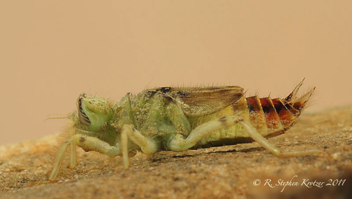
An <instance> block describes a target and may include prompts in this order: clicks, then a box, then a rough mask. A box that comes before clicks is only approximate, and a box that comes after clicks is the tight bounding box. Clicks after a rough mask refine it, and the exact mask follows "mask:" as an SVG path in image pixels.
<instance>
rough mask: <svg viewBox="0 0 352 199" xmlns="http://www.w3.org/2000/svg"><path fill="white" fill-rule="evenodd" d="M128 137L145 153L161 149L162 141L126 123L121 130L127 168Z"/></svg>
mask: <svg viewBox="0 0 352 199" xmlns="http://www.w3.org/2000/svg"><path fill="white" fill-rule="evenodd" d="M128 139H130V140H132V142H134V143H135V144H137V145H138V146H139V147H140V148H141V150H142V151H143V153H145V154H153V153H156V152H158V151H159V150H160V143H158V142H157V141H156V140H154V139H151V138H146V137H145V136H144V135H142V134H141V133H140V132H139V131H138V130H136V129H134V128H133V127H132V126H130V125H127V124H126V125H124V126H123V128H122V132H121V147H122V156H123V162H124V165H125V168H128V167H129V159H128Z"/></svg>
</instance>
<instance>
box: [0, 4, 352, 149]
mask: <svg viewBox="0 0 352 199" xmlns="http://www.w3.org/2000/svg"><path fill="white" fill-rule="evenodd" d="M351 35H352V1H349V0H345V1H333V0H331V1H320V0H319V1H318V0H312V1H303V0H297V1H282V0H267V1H234V0H222V1H212V0H197V1H186V0H180V1H163V0H155V1H138V3H133V2H131V1H119V0H115V1H112V0H110V1H93V0H85V1H68V0H62V1H43V0H32V1H24V0H22V1H10V0H2V1H0V67H1V73H0V81H1V82H0V83H1V84H0V89H1V97H0V103H1V106H2V107H1V114H0V122H1V123H0V145H3V144H8V143H14V142H19V141H22V140H27V139H34V138H38V137H42V136H47V135H51V134H54V133H58V132H60V131H61V130H62V127H63V126H65V123H66V120H65V119H63V120H47V121H45V119H46V118H47V117H48V115H49V114H55V113H63V114H65V113H70V112H73V111H74V110H75V108H76V107H75V104H76V99H77V97H78V95H79V94H80V93H82V92H86V93H89V94H96V95H100V96H105V97H107V98H109V99H114V100H119V99H120V98H121V97H123V96H124V95H125V94H126V93H127V92H133V93H138V92H140V91H142V90H143V89H146V88H153V87H159V86H197V85H200V84H204V85H239V86H241V87H243V88H244V89H245V90H246V93H247V95H255V94H258V95H260V96H268V95H269V94H270V95H271V97H286V96H287V95H288V94H289V93H290V92H291V91H292V89H293V88H294V87H295V86H296V85H297V84H298V83H299V82H300V81H301V80H302V79H303V78H306V80H305V82H304V85H303V87H302V92H304V91H308V90H309V89H310V88H312V87H314V86H316V87H317V89H316V93H315V95H314V96H313V102H312V103H311V105H310V107H309V108H308V109H307V110H306V111H307V112H309V111H319V110H322V109H326V108H329V107H336V106H342V105H347V104H351V99H352V90H351V86H350V85H351V83H352V80H351V79H352V77H351V73H352V65H351V64H352V37H351Z"/></svg>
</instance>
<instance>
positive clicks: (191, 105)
mask: <svg viewBox="0 0 352 199" xmlns="http://www.w3.org/2000/svg"><path fill="white" fill-rule="evenodd" d="M156 91H160V92H162V93H163V94H164V95H165V97H169V98H171V99H173V101H174V102H175V103H177V104H178V105H179V106H180V107H181V108H182V110H183V112H184V113H185V115H186V116H187V117H197V116H204V115H209V114H212V113H215V112H217V111H220V110H221V109H224V108H226V107H227V106H229V105H230V104H232V103H234V102H236V101H237V100H238V99H239V98H241V97H242V96H243V88H241V87H238V86H220V87H184V88H182V87H181V88H177V87H176V88H174V87H161V88H157V89H156Z"/></svg>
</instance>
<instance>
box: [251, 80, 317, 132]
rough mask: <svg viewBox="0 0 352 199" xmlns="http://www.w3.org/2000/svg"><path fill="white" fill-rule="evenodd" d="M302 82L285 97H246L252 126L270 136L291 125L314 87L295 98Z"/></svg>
mask: <svg viewBox="0 0 352 199" xmlns="http://www.w3.org/2000/svg"><path fill="white" fill-rule="evenodd" d="M302 82H303V80H302ZM302 82H300V83H299V84H298V85H297V86H296V88H295V89H294V90H293V91H292V93H290V95H288V96H287V97H286V98H285V99H280V98H275V99H271V98H270V97H266V98H259V97H258V96H252V97H248V98H246V101H247V108H248V112H249V120H250V122H251V124H252V125H253V127H255V128H256V129H257V130H258V131H259V132H262V135H264V136H267V137H272V136H276V135H278V134H281V133H283V130H286V129H287V128H289V127H290V126H292V124H293V123H294V122H295V121H296V119H297V118H298V117H299V115H300V114H301V112H302V110H303V108H304V107H305V105H306V104H307V102H308V100H309V98H310V96H311V95H312V94H313V92H314V89H315V88H313V89H312V90H310V91H309V92H307V93H306V94H304V95H303V96H301V97H300V98H297V97H296V95H297V91H298V89H299V88H300V87H301V85H302Z"/></svg>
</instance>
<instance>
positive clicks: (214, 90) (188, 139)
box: [49, 81, 319, 181]
mask: <svg viewBox="0 0 352 199" xmlns="http://www.w3.org/2000/svg"><path fill="white" fill-rule="evenodd" d="M302 82H303V81H302ZM302 82H300V84H299V85H298V86H297V87H296V88H295V89H294V91H293V92H292V93H291V94H290V95H289V96H288V97H286V98H285V99H270V98H269V97H268V98H258V97H257V96H253V97H248V98H245V97H244V94H243V89H242V88H240V87H238V86H222V87H200V88H199V87H189V88H173V87H161V88H155V89H149V90H145V91H142V92H141V93H139V94H138V95H132V94H130V93H128V94H127V95H126V96H125V97H123V98H122V99H121V100H120V101H119V102H117V103H116V104H113V103H111V102H109V101H107V100H105V99H104V98H100V97H92V96H87V95H86V94H81V95H80V96H79V98H78V100H77V111H76V112H75V113H74V114H73V116H72V117H71V118H72V120H73V126H72V128H71V129H70V138H69V139H68V140H67V141H65V142H64V143H63V144H62V145H61V147H60V149H59V151H58V154H57V157H56V159H55V163H54V168H53V171H52V172H51V175H50V176H49V180H51V181H52V180H54V179H55V178H56V177H57V174H58V172H59V168H60V166H61V162H62V159H63V155H64V152H65V150H66V148H67V147H70V157H71V164H70V167H71V168H74V167H75V166H76V164H77V163H76V151H75V147H76V146H78V147H81V148H82V149H84V150H85V151H97V152H100V153H102V154H106V155H108V156H111V157H115V156H123V160H124V165H125V167H126V168H128V167H129V158H128V157H129V156H133V155H135V154H136V151H137V150H141V151H142V152H143V153H146V154H153V153H156V152H158V151H162V150H171V151H184V150H188V149H191V148H201V147H210V146H219V145H225V144H236V143H241V142H251V141H257V142H258V143H260V144H261V145H262V146H263V147H264V148H266V149H267V150H269V151H271V152H272V153H273V154H275V155H279V156H292V155H306V154H312V153H317V152H319V151H317V150H311V151H298V152H286V153H282V152H280V151H279V150H278V149H276V148H275V147H274V146H272V145H271V144H269V143H268V142H267V140H266V139H265V138H264V137H272V136H276V135H279V134H281V133H283V132H284V131H285V130H286V129H287V128H289V127H290V126H292V124H293V123H294V122H295V120H296V119H297V117H298V116H299V115H300V113H301V111H302V110H303V108H304V107H305V105H306V103H307V102H308V100H309V98H310V96H311V95H312V93H313V91H314V88H313V89H312V90H311V91H309V92H308V93H306V94H305V95H303V96H302V97H300V98H296V94H297V91H298V89H299V87H300V86H301V85H302Z"/></svg>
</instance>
